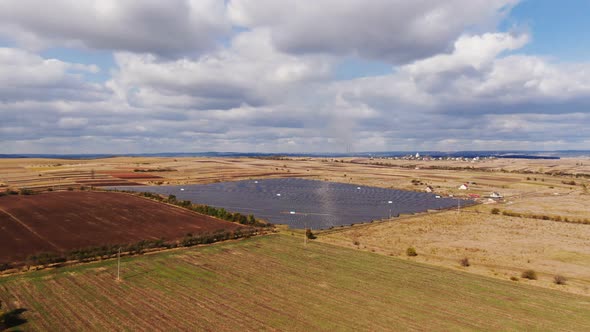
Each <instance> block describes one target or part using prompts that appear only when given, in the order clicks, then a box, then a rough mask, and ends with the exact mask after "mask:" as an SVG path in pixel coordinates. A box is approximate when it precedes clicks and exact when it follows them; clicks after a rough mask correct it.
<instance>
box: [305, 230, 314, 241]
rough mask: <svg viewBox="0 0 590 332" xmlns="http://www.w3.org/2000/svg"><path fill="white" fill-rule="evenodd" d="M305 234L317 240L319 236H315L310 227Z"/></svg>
mask: <svg viewBox="0 0 590 332" xmlns="http://www.w3.org/2000/svg"><path fill="white" fill-rule="evenodd" d="M305 236H306V237H307V238H308V239H310V240H315V239H316V238H317V236H315V234H313V233H312V232H311V229H309V228H307V229H306V230H305Z"/></svg>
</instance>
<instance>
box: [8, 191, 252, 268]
mask: <svg viewBox="0 0 590 332" xmlns="http://www.w3.org/2000/svg"><path fill="white" fill-rule="evenodd" d="M241 227H243V226H241V225H239V224H234V223H231V222H227V221H222V220H219V219H215V218H211V217H208V216H205V215H200V214H198V213H194V212H191V211H189V210H185V209H182V208H178V207H174V206H170V205H167V204H163V203H159V202H155V201H151V200H147V199H144V198H140V197H136V196H132V195H128V194H122V193H107V192H87V191H82V192H53V193H44V194H39V195H31V196H5V197H0V263H3V262H6V263H8V262H18V261H22V260H24V259H26V258H27V257H28V256H29V255H32V254H35V253H39V252H45V251H50V252H63V251H67V250H72V249H76V248H83V247H89V246H96V245H107V244H125V243H134V242H138V241H141V240H152V239H164V240H176V239H180V238H182V237H184V236H185V235H186V234H187V233H192V234H202V233H208V232H215V231H218V230H229V231H232V230H236V229H238V228H241Z"/></svg>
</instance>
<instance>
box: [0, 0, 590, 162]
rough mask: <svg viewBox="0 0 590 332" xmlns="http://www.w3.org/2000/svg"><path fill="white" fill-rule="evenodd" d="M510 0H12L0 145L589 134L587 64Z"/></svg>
mask: <svg viewBox="0 0 590 332" xmlns="http://www.w3.org/2000/svg"><path fill="white" fill-rule="evenodd" d="M336 4H337V5H336ZM515 4H516V1H512V0H503V1H500V0H497V1H496V0H495V1H478V0H477V1H474V0H453V1H445V2H444V3H443V2H440V1H426V0H425V1H415V2H411V3H410V2H407V1H371V2H370V3H368V2H366V1H360V0H348V1H338V2H336V1H332V0H321V1H317V0H316V1H314V2H311V1H293V2H276V1H270V0H269V1H266V0H258V1H255V2H254V1H249V0H231V1H226V2H222V1H213V0H211V1H209V0H207V1H197V0H191V1H188V0H186V1H180V0H178V1H174V3H173V4H171V3H167V4H166V6H164V5H161V4H160V2H156V1H148V2H142V3H141V5H140V4H139V3H136V2H133V1H131V2H120V1H86V2H84V3H79V2H73V1H64V0H60V1H55V2H54V3H53V4H52V6H51V7H50V8H49V7H47V5H46V4H45V3H44V2H37V1H33V0H27V1H19V2H17V1H2V2H0V22H2V23H0V36H4V39H5V40H7V41H9V43H8V44H9V45H10V46H8V47H3V48H0V83H1V84H0V142H1V143H2V144H0V153H25V152H30V153H39V152H56V153H80V152H87V153H139V152H162V151H212V150H217V151H258V152H319V151H345V150H347V149H350V148H352V149H353V150H354V151H377V150H434V149H438V150H459V149H575V148H580V149H581V148H585V147H586V148H587V147H588V146H590V136H589V135H588V134H587V133H585V131H583V130H582V128H586V127H590V108H589V106H590V75H589V74H590V64H588V63H562V62H559V61H557V60H556V59H547V58H544V57H540V56H535V55H531V54H523V53H520V52H519V50H521V49H522V47H524V46H525V45H527V44H528V43H531V40H532V39H533V38H532V36H531V34H530V33H517V32H511V31H500V30H498V28H497V25H498V23H499V22H501V21H502V20H503V19H504V18H505V16H506V15H507V13H509V11H510V9H511V8H512V6H514V5H515ZM30 8H43V9H45V10H43V11H31V10H30ZM328 8H329V9H330V10H327V9H328ZM35 13H43V15H40V14H35ZM63 17H68V18H71V19H68V20H64V19H63ZM64 47H67V48H74V49H83V50H102V51H108V52H112V56H113V59H114V66H113V68H104V67H102V68H101V67H99V66H97V65H88V64H82V63H85V61H67V60H63V59H54V58H47V57H44V56H42V55H41V54H43V53H42V52H43V50H45V49H56V48H57V49H59V48H64ZM351 58H353V59H355V58H356V59H363V60H364V61H378V62H379V63H387V64H389V65H390V66H391V70H390V71H389V72H386V73H382V74H381V75H378V76H366V77H360V78H355V79H348V80H337V79H335V77H337V71H338V70H339V69H338V68H339V66H341V65H342V64H343V63H346V61H347V59H351ZM78 62H79V63H78ZM356 69H357V70H359V71H362V68H356ZM97 72H100V73H103V74H105V75H106V76H107V77H108V78H107V79H106V80H105V81H98V82H97V81H96V80H95V79H93V78H92V75H94V74H96V73H97Z"/></svg>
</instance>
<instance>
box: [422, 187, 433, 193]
mask: <svg viewBox="0 0 590 332" xmlns="http://www.w3.org/2000/svg"><path fill="white" fill-rule="evenodd" d="M424 191H425V192H427V193H431V192H433V191H434V188H432V187H431V186H426V188H425V189H424Z"/></svg>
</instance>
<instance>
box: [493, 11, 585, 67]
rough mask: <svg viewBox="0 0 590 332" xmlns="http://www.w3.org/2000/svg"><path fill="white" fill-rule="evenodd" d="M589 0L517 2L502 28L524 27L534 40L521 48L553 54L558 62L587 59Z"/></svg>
mask: <svg viewBox="0 0 590 332" xmlns="http://www.w3.org/2000/svg"><path fill="white" fill-rule="evenodd" d="M589 13H590V1H587V0H560V1H555V0H526V1H523V2H522V3H520V4H519V5H517V6H516V7H515V8H514V9H513V10H512V11H511V14H510V18H509V19H508V20H506V22H504V24H502V28H504V29H509V28H511V27H512V26H523V27H526V28H528V29H530V31H531V34H532V38H533V41H532V42H531V43H530V44H529V45H527V46H525V48H523V49H522V50H521V51H524V52H527V53H532V54H541V55H547V56H550V57H554V58H556V59H558V60H559V61H588V59H589V58H590V34H589V33H587V32H588V31H590V20H589V19H588V14H589Z"/></svg>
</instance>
